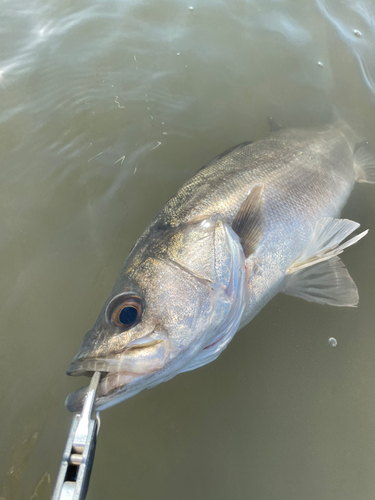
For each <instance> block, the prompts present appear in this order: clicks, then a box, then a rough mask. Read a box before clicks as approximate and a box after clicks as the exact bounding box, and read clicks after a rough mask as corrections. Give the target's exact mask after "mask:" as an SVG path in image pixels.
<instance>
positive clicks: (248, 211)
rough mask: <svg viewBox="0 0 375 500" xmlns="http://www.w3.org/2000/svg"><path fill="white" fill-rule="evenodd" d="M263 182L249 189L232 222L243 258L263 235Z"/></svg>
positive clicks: (249, 253) (252, 250)
mask: <svg viewBox="0 0 375 500" xmlns="http://www.w3.org/2000/svg"><path fill="white" fill-rule="evenodd" d="M262 193H263V184H258V185H257V186H255V187H253V189H252V190H251V191H250V193H249V195H248V197H247V198H246V200H245V201H244V202H243V203H242V205H241V207H240V209H239V211H238V212H237V215H236V216H235V218H234V220H233V222H232V229H233V231H234V232H235V233H236V234H237V235H238V236H239V238H240V240H241V243H242V246H243V249H244V253H245V258H246V259H247V258H248V256H249V255H251V254H252V253H253V252H254V249H255V247H256V246H257V245H258V243H259V242H260V240H261V239H262V237H263V232H264V220H263V196H262Z"/></svg>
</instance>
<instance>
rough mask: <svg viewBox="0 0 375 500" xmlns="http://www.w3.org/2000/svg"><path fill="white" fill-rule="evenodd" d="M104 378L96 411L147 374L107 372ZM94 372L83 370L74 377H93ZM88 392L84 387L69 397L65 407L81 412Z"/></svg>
mask: <svg viewBox="0 0 375 500" xmlns="http://www.w3.org/2000/svg"><path fill="white" fill-rule="evenodd" d="M98 371H99V370H98ZM101 373H102V376H101V379H100V382H99V386H98V389H97V393H96V399H95V409H96V410H100V409H101V406H103V405H104V404H105V403H108V401H109V400H112V399H113V398H115V397H116V396H117V393H118V392H120V391H121V392H123V391H122V389H123V388H124V387H125V386H127V385H128V384H129V383H130V382H132V381H134V380H136V379H139V378H140V377H142V376H143V375H146V374H147V373H129V372H106V371H101ZM93 374H94V372H93V371H88V370H82V371H81V373H74V375H84V376H88V377H91V376H92V375H93ZM87 391H88V386H87V387H82V388H81V389H78V390H77V391H74V392H72V393H70V394H69V395H68V397H67V398H66V400H65V406H66V407H67V409H68V410H69V411H71V412H79V411H81V410H82V407H83V403H84V399H85V396H86V394H87Z"/></svg>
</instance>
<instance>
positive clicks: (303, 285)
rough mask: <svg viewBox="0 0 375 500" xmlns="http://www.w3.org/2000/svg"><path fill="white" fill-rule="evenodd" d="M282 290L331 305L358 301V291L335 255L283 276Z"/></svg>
mask: <svg viewBox="0 0 375 500" xmlns="http://www.w3.org/2000/svg"><path fill="white" fill-rule="evenodd" d="M283 292H284V293H286V294H288V295H293V296H295V297H299V298H301V299H305V300H308V301H309V302H317V303H319V304H328V305H331V306H351V307H354V306H356V305H357V304H358V290H357V287H356V285H355V283H354V281H353V279H352V278H351V276H350V274H349V272H348V270H347V269H346V267H345V266H344V264H343V263H342V261H341V259H340V258H339V257H333V258H331V259H330V260H326V261H323V262H319V263H318V264H315V265H313V266H311V267H306V268H303V269H302V270H300V271H299V272H296V273H292V274H290V275H288V276H287V278H286V280H285V285H284V289H283Z"/></svg>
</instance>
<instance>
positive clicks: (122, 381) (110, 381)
mask: <svg viewBox="0 0 375 500" xmlns="http://www.w3.org/2000/svg"><path fill="white" fill-rule="evenodd" d="M142 375H146V373H129V372H110V373H108V372H107V373H106V375H104V376H103V377H102V379H101V381H100V383H99V386H98V391H97V397H99V398H100V397H103V396H107V395H108V394H109V393H110V392H112V391H113V390H115V389H119V388H120V387H123V386H124V385H126V384H128V383H129V382H132V381H133V380H134V379H136V378H138V377H141V376H142Z"/></svg>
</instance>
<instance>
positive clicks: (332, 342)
mask: <svg viewBox="0 0 375 500" xmlns="http://www.w3.org/2000/svg"><path fill="white" fill-rule="evenodd" d="M328 344H329V345H330V346H331V347H336V346H337V340H336V339H335V338H334V337H330V338H329V339H328Z"/></svg>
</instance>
